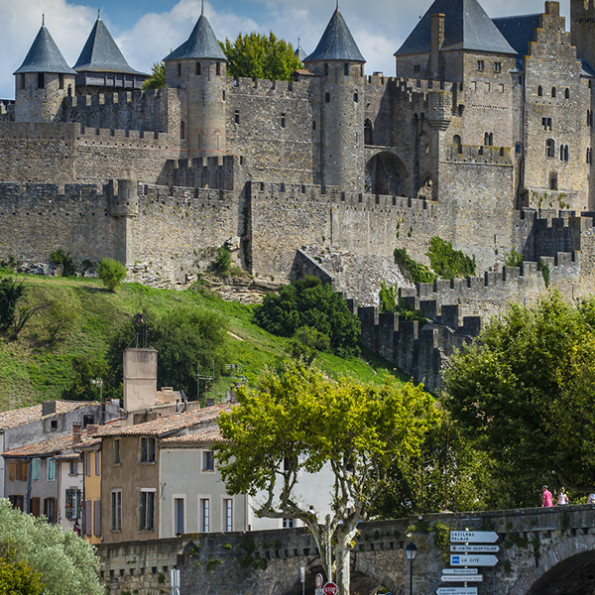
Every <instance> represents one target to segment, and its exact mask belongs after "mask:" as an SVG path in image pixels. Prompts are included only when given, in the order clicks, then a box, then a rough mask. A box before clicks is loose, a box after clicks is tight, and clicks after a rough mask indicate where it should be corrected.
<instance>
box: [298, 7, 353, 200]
mask: <svg viewBox="0 0 595 595" xmlns="http://www.w3.org/2000/svg"><path fill="white" fill-rule="evenodd" d="M364 63H365V60H364V58H363V56H362V55H361V53H360V51H359V49H358V47H357V44H356V43H355V40H354V39H353V36H352V35H351V32H350V31H349V28H348V27H347V24H346V23H345V20H344V19H343V16H342V15H341V13H340V12H339V8H338V7H337V9H336V10H335V12H334V14H333V16H332V17H331V20H330V22H329V24H328V26H327V28H326V30H325V31H324V33H323V35H322V38H321V39H320V42H319V43H318V46H317V47H316V49H315V50H314V52H313V53H312V54H310V55H309V56H308V57H307V58H306V59H305V60H304V64H305V66H306V68H308V70H310V71H312V72H315V73H317V74H318V75H319V76H320V78H319V79H318V82H319V85H320V89H319V93H320V94H319V98H318V101H319V106H320V131H319V135H320V139H319V143H320V152H321V155H320V160H321V183H322V184H325V185H333V186H339V188H341V190H348V191H355V192H360V191H362V189H363V185H364V108H365V100H364V97H363V93H364Z"/></svg>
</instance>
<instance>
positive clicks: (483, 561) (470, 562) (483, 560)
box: [450, 554, 498, 566]
mask: <svg viewBox="0 0 595 595" xmlns="http://www.w3.org/2000/svg"><path fill="white" fill-rule="evenodd" d="M496 564H498V558H496V556H491V555H488V556H483V555H481V554H477V555H469V556H466V555H455V554H451V555H450V565H451V566H496Z"/></svg>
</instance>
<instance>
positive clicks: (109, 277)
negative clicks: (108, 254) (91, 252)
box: [97, 258, 126, 291]
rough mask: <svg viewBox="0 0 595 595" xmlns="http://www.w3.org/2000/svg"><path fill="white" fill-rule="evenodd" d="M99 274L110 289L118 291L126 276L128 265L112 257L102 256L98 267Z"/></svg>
mask: <svg viewBox="0 0 595 595" xmlns="http://www.w3.org/2000/svg"><path fill="white" fill-rule="evenodd" d="M97 274H98V275H99V278H100V279H101V280H102V281H103V284H104V285H105V287H107V288H108V289H109V290H110V291H116V290H117V289H119V288H120V286H121V285H122V281H124V279H125V278H126V267H125V266H124V265H123V264H122V263H121V262H118V261H117V260H113V259H112V258H102V259H101V262H100V263H99V266H98V267H97Z"/></svg>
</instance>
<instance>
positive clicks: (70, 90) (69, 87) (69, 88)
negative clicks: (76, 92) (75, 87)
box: [68, 85, 72, 97]
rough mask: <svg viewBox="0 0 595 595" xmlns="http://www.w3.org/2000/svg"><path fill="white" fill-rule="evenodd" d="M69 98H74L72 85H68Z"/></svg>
mask: <svg viewBox="0 0 595 595" xmlns="http://www.w3.org/2000/svg"><path fill="white" fill-rule="evenodd" d="M68 97H72V85H68Z"/></svg>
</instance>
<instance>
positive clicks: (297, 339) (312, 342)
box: [291, 326, 331, 366]
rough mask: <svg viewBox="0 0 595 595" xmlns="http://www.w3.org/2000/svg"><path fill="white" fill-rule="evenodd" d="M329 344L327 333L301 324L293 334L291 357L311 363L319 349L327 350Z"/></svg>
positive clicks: (307, 363)
mask: <svg viewBox="0 0 595 595" xmlns="http://www.w3.org/2000/svg"><path fill="white" fill-rule="evenodd" d="M330 346H331V340H330V339H329V337H328V335H325V334H324V333H321V332H319V331H317V330H316V329H315V328H312V327H309V326H302V327H300V328H299V329H297V331H295V335H294V336H293V344H292V349H291V353H292V355H293V357H295V358H296V359H298V360H301V361H303V363H305V364H306V365H308V366H309V365H311V364H312V363H313V362H314V360H315V359H316V354H317V353H318V352H319V351H327V350H328V349H329V348H330Z"/></svg>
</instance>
